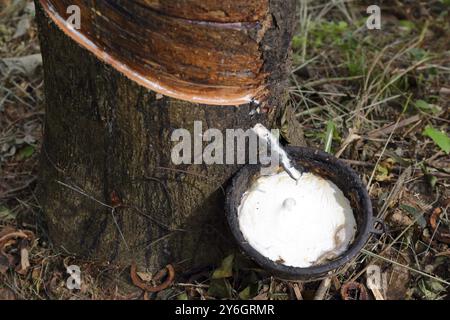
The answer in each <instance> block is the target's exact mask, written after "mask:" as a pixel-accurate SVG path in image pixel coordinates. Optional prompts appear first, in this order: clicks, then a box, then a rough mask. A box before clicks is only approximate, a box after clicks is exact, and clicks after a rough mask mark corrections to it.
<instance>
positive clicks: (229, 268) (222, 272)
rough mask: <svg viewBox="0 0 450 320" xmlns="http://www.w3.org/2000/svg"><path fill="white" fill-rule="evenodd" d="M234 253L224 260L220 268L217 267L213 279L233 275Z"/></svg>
mask: <svg viewBox="0 0 450 320" xmlns="http://www.w3.org/2000/svg"><path fill="white" fill-rule="evenodd" d="M233 261H234V254H231V255H229V256H228V257H226V258H225V259H223V261H222V265H221V266H220V268H218V269H216V270H215V271H214V273H213V275H212V279H223V278H229V277H231V276H233Z"/></svg>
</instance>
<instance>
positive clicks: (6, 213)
mask: <svg viewBox="0 0 450 320" xmlns="http://www.w3.org/2000/svg"><path fill="white" fill-rule="evenodd" d="M15 218H16V215H15V214H14V213H13V212H12V211H11V210H9V209H8V208H6V207H0V221H9V220H14V219H15Z"/></svg>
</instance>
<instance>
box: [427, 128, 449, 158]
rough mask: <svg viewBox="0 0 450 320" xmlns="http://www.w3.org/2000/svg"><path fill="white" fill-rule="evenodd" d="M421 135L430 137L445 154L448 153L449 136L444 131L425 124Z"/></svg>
mask: <svg viewBox="0 0 450 320" xmlns="http://www.w3.org/2000/svg"><path fill="white" fill-rule="evenodd" d="M423 135H424V136H427V137H430V138H431V139H432V140H433V141H434V143H436V144H437V145H438V146H439V148H441V149H442V150H443V151H444V152H445V153H446V154H449V153H450V138H449V137H448V136H447V135H446V134H445V133H444V132H442V131H439V130H437V129H435V128H433V127H431V126H427V127H426V128H425V130H424V131H423Z"/></svg>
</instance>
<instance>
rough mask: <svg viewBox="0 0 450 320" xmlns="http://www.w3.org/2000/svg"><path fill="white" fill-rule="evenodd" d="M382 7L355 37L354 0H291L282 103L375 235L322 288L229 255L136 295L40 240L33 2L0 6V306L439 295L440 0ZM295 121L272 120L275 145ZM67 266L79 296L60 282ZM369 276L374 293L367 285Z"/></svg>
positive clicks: (39, 88)
mask: <svg viewBox="0 0 450 320" xmlns="http://www.w3.org/2000/svg"><path fill="white" fill-rule="evenodd" d="M385 3H387V2H386V1H383V2H382V4H381V5H380V6H381V13H382V20H381V30H368V29H367V28H366V19H367V17H368V14H366V8H367V7H368V6H369V5H370V3H368V2H367V1H333V2H330V1H301V6H300V9H299V15H300V19H299V26H298V30H299V31H298V33H297V35H296V36H295V38H294V41H293V46H294V66H293V70H292V74H291V87H290V97H291V99H290V106H291V107H292V109H293V110H294V111H295V118H296V119H297V120H296V121H297V122H298V123H299V124H300V125H301V126H302V128H303V131H304V133H305V137H306V140H307V142H308V144H309V145H310V146H312V147H316V148H320V149H324V150H326V151H328V152H330V153H333V154H335V155H336V156H338V157H340V158H341V159H342V160H343V161H345V162H347V163H348V164H350V165H351V166H352V167H353V168H354V169H355V170H356V171H357V172H358V173H359V175H360V177H362V179H363V181H364V182H365V183H366V185H367V186H368V190H369V193H370V196H371V199H372V202H373V207H374V212H375V215H376V216H377V217H379V218H380V219H383V220H384V221H385V223H386V225H387V226H388V232H387V233H385V234H384V235H382V236H378V237H372V238H371V239H370V241H369V243H368V244H367V246H366V247H365V249H364V250H363V251H362V252H361V253H360V254H359V256H358V257H357V258H356V259H355V260H354V261H353V262H352V263H350V264H348V265H347V266H345V267H343V268H341V269H340V270H338V272H337V273H336V274H334V275H331V276H330V277H329V278H327V279H324V280H320V281H313V282H301V281H284V280H280V279H277V278H275V277H271V276H270V275H268V274H266V273H265V272H264V271H263V270H261V269H260V268H259V267H258V266H256V265H254V264H253V263H252V262H250V261H248V260H247V259H246V258H244V257H243V256H242V255H241V254H239V253H235V254H232V255H230V256H228V257H224V261H223V263H222V266H220V267H219V268H217V269H215V270H214V268H209V269H205V270H200V271H198V272H195V273H191V274H189V275H177V277H176V278H175V282H174V284H173V285H172V286H171V287H170V288H168V289H166V290H163V291H161V292H159V293H158V294H143V292H142V291H141V290H140V289H138V288H136V290H132V289H130V290H127V291H126V292H122V291H120V290H118V289H117V287H116V286H115V285H114V284H115V283H116V282H115V281H112V280H113V279H117V278H125V279H127V277H126V276H127V274H129V269H121V270H119V269H117V268H115V267H113V266H110V265H107V264H98V263H94V262H92V261H85V260H81V259H78V258H76V257H73V256H70V255H64V254H60V253H55V251H53V250H52V247H51V245H50V244H49V243H48V241H47V238H46V234H45V231H44V230H45V229H44V228H42V223H41V220H40V218H39V217H40V215H41V211H40V207H39V203H38V201H37V199H36V194H35V191H36V179H37V170H38V162H39V154H40V145H41V141H42V126H43V116H44V96H43V74H42V68H41V64H42V60H41V57H40V55H39V43H38V38H37V29H36V25H35V23H34V7H33V5H32V4H31V1H27V0H0V299H8V298H9V299H142V298H146V299H225V298H228V299H259V300H267V299H313V298H316V299H366V298H368V299H449V298H450V294H449V286H450V248H449V245H450V216H449V213H448V207H449V205H450V191H449V183H450V179H449V178H450V157H449V152H450V138H449V123H450V117H449V106H450V103H449V101H450V2H449V1H448V0H435V1H389V4H385ZM298 123H297V124H294V123H293V122H292V121H285V122H284V123H283V125H282V132H283V133H284V135H285V137H286V138H287V140H289V139H290V137H289V132H290V131H292V128H295V126H296V125H297V126H298ZM74 264H76V265H79V266H81V267H82V270H83V274H82V280H83V281H82V286H81V289H80V290H69V289H68V288H67V287H66V279H67V278H68V274H67V273H66V267H67V266H68V265H74ZM374 266H375V267H374ZM374 268H375V269H377V268H379V269H378V270H380V271H381V273H382V274H383V275H384V277H380V279H385V280H384V281H381V283H382V284H383V285H382V286H381V287H380V288H379V289H376V288H373V287H371V286H370V287H371V288H369V287H368V286H367V279H368V278H371V279H374V278H373V277H374V276H375V277H376V276H377V275H376V274H375V275H374V276H373V275H372V276H371V275H370V274H368V273H367V270H374ZM124 276H125V277H124ZM138 276H139V277H140V278H142V279H143V280H148V281H152V280H151V278H152V275H151V274H149V273H148V272H140V273H139V274H138ZM128 279H129V275H128ZM375 279H376V278H375ZM153 280H155V279H153ZM129 282H130V284H131V280H130V281H129ZM130 288H133V287H132V286H130Z"/></svg>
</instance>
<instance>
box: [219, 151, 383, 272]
mask: <svg viewBox="0 0 450 320" xmlns="http://www.w3.org/2000/svg"><path fill="white" fill-rule="evenodd" d="M285 149H286V151H287V153H288V154H291V155H292V154H293V153H294V154H295V153H297V154H298V153H300V154H303V155H307V156H308V157H310V158H313V159H314V160H317V161H320V162H327V163H331V164H332V165H334V166H340V167H341V171H343V172H345V173H346V174H348V175H349V176H350V178H351V179H352V181H355V185H354V189H357V190H358V193H359V195H360V201H361V204H362V208H363V211H364V212H363V224H362V228H361V227H360V228H359V231H358V232H357V235H356V237H355V240H354V241H353V243H352V245H351V247H350V249H349V250H347V251H345V252H344V253H343V254H342V255H340V256H339V257H338V258H337V259H335V260H332V261H329V262H327V263H324V264H321V265H318V266H311V267H306V268H301V267H294V266H288V265H284V264H279V263H276V262H275V261H273V260H271V259H269V258H267V257H265V256H263V255H262V254H261V253H259V252H258V251H257V250H256V249H254V248H253V247H252V246H251V245H250V244H249V243H248V242H247V240H246V239H245V238H244V235H243V234H242V232H241V230H240V228H239V219H238V208H237V207H236V206H235V205H233V203H236V202H234V201H232V197H233V195H234V190H235V188H236V184H237V180H238V178H239V176H240V175H241V174H243V172H244V170H245V168H249V167H255V166H256V167H260V165H246V166H244V167H243V168H242V169H241V170H240V171H239V172H238V173H237V174H236V175H235V176H234V177H233V178H232V181H231V184H230V185H229V187H228V189H227V194H226V210H225V212H226V215H227V220H228V225H229V227H230V229H231V232H232V234H233V236H234V237H235V239H236V240H237V242H238V244H239V246H240V247H241V249H242V250H243V251H244V253H246V254H247V255H248V256H250V258H252V259H253V260H254V261H256V262H257V263H258V264H259V265H260V266H261V267H263V268H264V269H267V270H269V271H272V272H274V273H275V274H278V275H280V276H283V277H286V278H292V279H295V278H304V277H307V278H311V277H320V276H323V275H325V274H327V273H329V272H330V271H333V270H336V269H338V268H339V267H341V266H343V265H345V264H346V263H348V262H349V261H350V260H352V259H353V258H354V257H356V256H357V255H358V254H359V253H360V252H361V250H362V249H363V248H364V246H365V245H366V243H367V241H368V239H369V237H370V234H371V231H372V229H373V227H372V226H373V223H374V218H373V209H372V203H371V200H370V197H369V194H368V192H367V189H366V187H365V185H364V184H363V182H362V181H361V179H360V178H359V176H358V174H357V173H356V172H355V171H354V170H353V169H352V168H351V167H350V166H349V165H347V164H346V163H345V162H343V161H342V160H339V159H337V158H336V157H334V156H333V155H331V154H329V153H326V152H324V151H321V150H318V149H313V148H309V147H292V146H291V147H286V148H285Z"/></svg>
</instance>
